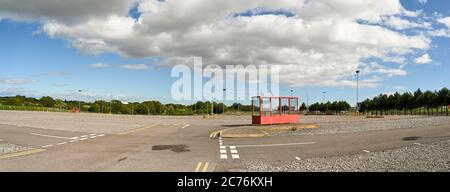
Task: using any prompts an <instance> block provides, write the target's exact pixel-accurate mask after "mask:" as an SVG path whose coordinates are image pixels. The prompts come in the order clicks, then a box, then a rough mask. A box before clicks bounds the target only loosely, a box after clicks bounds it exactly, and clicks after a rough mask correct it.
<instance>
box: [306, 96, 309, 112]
mask: <svg viewBox="0 0 450 192" xmlns="http://www.w3.org/2000/svg"><path fill="white" fill-rule="evenodd" d="M306 109H308V110H309V95H308V93H307V94H306Z"/></svg>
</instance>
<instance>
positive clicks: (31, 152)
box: [0, 149, 45, 159]
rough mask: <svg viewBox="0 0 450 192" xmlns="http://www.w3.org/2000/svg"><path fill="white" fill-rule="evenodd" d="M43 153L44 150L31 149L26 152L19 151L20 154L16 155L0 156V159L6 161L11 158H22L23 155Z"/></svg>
mask: <svg viewBox="0 0 450 192" xmlns="http://www.w3.org/2000/svg"><path fill="white" fill-rule="evenodd" d="M44 151H45V149H31V150H28V151H21V152H17V153H11V154H6V155H1V156H0V159H7V158H12V157H19V156H24V155H31V154H35V153H40V152H44Z"/></svg>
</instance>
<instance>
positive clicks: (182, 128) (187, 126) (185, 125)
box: [181, 124, 191, 129]
mask: <svg viewBox="0 0 450 192" xmlns="http://www.w3.org/2000/svg"><path fill="white" fill-rule="evenodd" d="M189 126H191V125H189V124H187V125H185V126H183V127H181V128H182V129H184V128H186V127H189Z"/></svg>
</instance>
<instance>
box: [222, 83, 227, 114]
mask: <svg viewBox="0 0 450 192" xmlns="http://www.w3.org/2000/svg"><path fill="white" fill-rule="evenodd" d="M226 91H227V89H223V106H222V115H225V92H226Z"/></svg>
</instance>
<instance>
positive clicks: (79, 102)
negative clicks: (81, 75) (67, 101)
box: [78, 90, 83, 112]
mask: <svg viewBox="0 0 450 192" xmlns="http://www.w3.org/2000/svg"><path fill="white" fill-rule="evenodd" d="M82 91H83V90H78V93H80V94H81V92H82ZM78 109H79V110H80V112H81V98H78Z"/></svg>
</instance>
